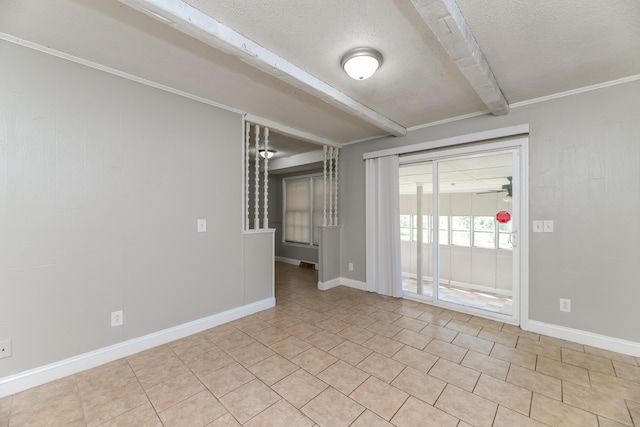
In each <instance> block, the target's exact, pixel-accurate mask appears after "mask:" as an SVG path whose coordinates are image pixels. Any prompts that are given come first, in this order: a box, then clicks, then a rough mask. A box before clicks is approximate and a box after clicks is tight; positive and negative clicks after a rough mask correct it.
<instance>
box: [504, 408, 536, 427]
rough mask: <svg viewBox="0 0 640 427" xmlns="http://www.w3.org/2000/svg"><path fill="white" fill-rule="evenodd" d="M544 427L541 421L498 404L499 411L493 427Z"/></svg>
mask: <svg viewBox="0 0 640 427" xmlns="http://www.w3.org/2000/svg"><path fill="white" fill-rule="evenodd" d="M516 426H517V427H544V426H546V424H543V423H541V422H539V421H536V420H534V419H531V418H529V417H525V416H524V415H522V414H519V413H518V412H516V411H512V410H511V409H509V408H505V407H504V406H498V413H497V414H496V419H495V421H494V422H493V427H516Z"/></svg>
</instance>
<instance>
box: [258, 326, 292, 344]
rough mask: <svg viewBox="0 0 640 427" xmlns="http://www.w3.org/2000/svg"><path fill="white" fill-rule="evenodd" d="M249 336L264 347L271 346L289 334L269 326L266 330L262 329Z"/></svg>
mask: <svg viewBox="0 0 640 427" xmlns="http://www.w3.org/2000/svg"><path fill="white" fill-rule="evenodd" d="M251 336H252V337H253V338H255V339H256V340H257V341H260V342H261V343H262V344H264V345H271V344H273V343H275V342H278V341H280V340H283V339H285V338H287V337H288V336H289V333H288V332H287V331H285V330H283V329H280V328H277V327H275V326H270V327H268V328H266V329H262V330H261V331H258V332H254V333H253V334H251Z"/></svg>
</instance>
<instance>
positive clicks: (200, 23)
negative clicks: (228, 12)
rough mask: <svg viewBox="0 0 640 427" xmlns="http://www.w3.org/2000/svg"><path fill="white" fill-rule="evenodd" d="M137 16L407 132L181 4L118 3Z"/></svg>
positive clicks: (168, 0)
mask: <svg viewBox="0 0 640 427" xmlns="http://www.w3.org/2000/svg"><path fill="white" fill-rule="evenodd" d="M120 2H121V3H123V4H126V5H128V6H130V7H132V8H134V9H136V10H138V11H140V12H143V13H145V14H147V15H149V16H151V17H153V18H155V19H157V20H159V21H160V22H163V23H165V24H168V25H171V26H172V27H174V28H176V29H177V30H179V31H181V32H183V33H185V34H187V35H189V36H191V37H193V38H195V39H197V40H200V41H201V42H203V43H206V44H208V45H209V46H212V47H214V48H216V49H219V50H221V51H223V52H225V53H228V54H230V55H233V56H235V57H236V58H238V59H240V60H241V61H243V62H245V63H246V64H248V65H250V66H252V67H254V68H257V69H259V70H261V71H264V72H265V73H268V74H270V75H272V76H274V77H276V78H278V79H280V80H282V81H284V82H286V83H288V84H290V85H292V86H294V87H296V88H298V89H300V90H303V91H305V92H307V93H309V94H311V95H313V96H315V97H317V98H319V99H322V100H323V101H325V102H327V103H328V104H330V105H333V106H334V107H337V108H339V109H341V110H342V111H345V112H346V113H348V114H351V115H353V116H356V117H358V118H360V119H362V120H364V121H366V122H367V123H370V124H372V125H374V126H376V127H377V128H379V129H383V130H384V131H385V132H388V133H390V134H391V135H395V136H403V135H406V133H407V130H406V128H404V127H403V126H401V125H399V124H398V123H396V122H394V121H393V120H391V119H390V118H388V117H385V116H383V115H382V114H380V113H378V112H376V111H374V110H372V109H371V108H369V107H367V106H366V105H364V104H361V103H360V102H358V101H356V100H355V99H353V98H351V97H349V96H347V95H345V94H344V93H342V92H340V91H339V90H338V89H336V88H334V87H333V86H330V85H328V84H327V83H325V82H323V81H322V80H320V79H318V78H317V77H315V76H313V75H311V74H309V73H308V72H306V71H304V70H303V69H301V68H299V67H297V66H295V65H294V64H292V63H291V62H289V61H287V60H286V59H284V58H282V57H280V56H278V55H276V54H275V53H273V52H271V51H270V50H268V49H265V48H264V47H262V46H260V45H259V44H257V43H255V42H254V41H252V40H250V39H248V38H247V37H245V36H243V35H242V34H240V33H238V32H236V31H234V30H233V29H231V28H229V27H227V26H225V25H224V24H222V23H220V22H218V21H217V20H215V19H214V18H212V17H211V16H209V15H207V14H205V13H203V12H201V11H199V10H198V9H196V8H194V7H192V6H190V5H188V4H187V3H185V2H183V1H181V0H120Z"/></svg>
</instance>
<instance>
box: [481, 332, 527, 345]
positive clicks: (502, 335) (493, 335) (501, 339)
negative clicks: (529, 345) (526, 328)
mask: <svg viewBox="0 0 640 427" xmlns="http://www.w3.org/2000/svg"><path fill="white" fill-rule="evenodd" d="M478 338H484V339H485V340H489V341H493V342H495V343H498V344H502V345H505V346H507V347H515V346H516V343H517V342H518V337H517V336H515V335H513V334H508V333H506V332H502V331H495V330H493V329H482V330H481V331H480V333H479V334H478Z"/></svg>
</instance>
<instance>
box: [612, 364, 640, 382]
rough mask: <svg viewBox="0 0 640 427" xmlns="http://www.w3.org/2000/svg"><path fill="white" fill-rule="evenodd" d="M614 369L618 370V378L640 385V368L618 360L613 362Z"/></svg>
mask: <svg viewBox="0 0 640 427" xmlns="http://www.w3.org/2000/svg"><path fill="white" fill-rule="evenodd" d="M613 367H614V369H615V370H616V376H617V377H618V378H622V379H625V380H629V381H634V382H637V383H640V367H638V366H633V365H629V364H627V363H623V362H618V361H616V360H614V361H613Z"/></svg>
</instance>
